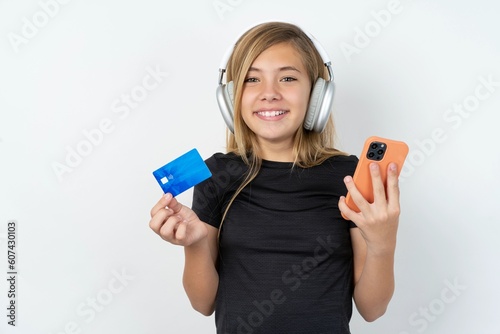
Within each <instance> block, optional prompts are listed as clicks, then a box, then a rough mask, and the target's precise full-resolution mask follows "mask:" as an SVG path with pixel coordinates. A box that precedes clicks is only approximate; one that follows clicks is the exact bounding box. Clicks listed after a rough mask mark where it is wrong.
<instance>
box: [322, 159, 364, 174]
mask: <svg viewBox="0 0 500 334" xmlns="http://www.w3.org/2000/svg"><path fill="white" fill-rule="evenodd" d="M358 161H359V159H358V157H357V156H355V155H335V156H333V157H330V158H328V159H326V161H325V163H326V164H328V165H330V166H332V167H335V168H341V169H345V170H346V171H351V170H352V172H354V169H356V166H357V164H358Z"/></svg>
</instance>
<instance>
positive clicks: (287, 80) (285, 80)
mask: <svg viewBox="0 0 500 334" xmlns="http://www.w3.org/2000/svg"><path fill="white" fill-rule="evenodd" d="M295 80H297V79H295V78H294V77H284V78H283V79H281V81H284V82H292V81H295Z"/></svg>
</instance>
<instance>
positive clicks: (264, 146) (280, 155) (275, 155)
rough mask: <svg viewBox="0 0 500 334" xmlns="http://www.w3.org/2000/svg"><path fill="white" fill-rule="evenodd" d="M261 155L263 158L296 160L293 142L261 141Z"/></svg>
mask: <svg viewBox="0 0 500 334" xmlns="http://www.w3.org/2000/svg"><path fill="white" fill-rule="evenodd" d="M259 148H260V153H261V154H260V155H261V158H262V159H263V160H269V161H278V162H294V161H295V157H294V155H293V143H292V142H290V143H272V142H262V141H261V142H260V143H259Z"/></svg>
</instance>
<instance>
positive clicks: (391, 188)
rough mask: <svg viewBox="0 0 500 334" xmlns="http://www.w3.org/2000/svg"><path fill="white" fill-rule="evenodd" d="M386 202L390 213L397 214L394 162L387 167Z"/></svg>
mask: <svg viewBox="0 0 500 334" xmlns="http://www.w3.org/2000/svg"><path fill="white" fill-rule="evenodd" d="M387 201H388V207H389V209H390V210H391V211H393V212H394V211H396V212H399V181H398V166H397V164H395V163H394V162H393V163H390V164H389V166H388V167H387Z"/></svg>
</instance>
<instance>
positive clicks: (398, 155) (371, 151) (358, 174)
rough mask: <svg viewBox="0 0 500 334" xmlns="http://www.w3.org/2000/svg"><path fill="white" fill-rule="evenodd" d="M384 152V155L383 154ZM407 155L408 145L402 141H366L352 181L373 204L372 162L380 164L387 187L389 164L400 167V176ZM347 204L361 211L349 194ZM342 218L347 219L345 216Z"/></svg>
mask: <svg viewBox="0 0 500 334" xmlns="http://www.w3.org/2000/svg"><path fill="white" fill-rule="evenodd" d="M382 151H383V153H381V152H382ZM407 155H408V145H406V143H404V142H402V141H396V140H391V139H387V138H381V137H376V136H373V137H370V138H368V139H366V141H365V145H364V147H363V151H362V152H361V156H360V158H359V162H358V165H357V166H356V170H355V171H354V175H353V177H352V179H353V182H354V184H355V185H356V187H357V188H358V190H359V192H360V193H361V194H362V195H363V197H364V198H365V199H366V200H367V201H368V202H369V203H373V186H372V179H371V175H370V164H371V163H372V162H376V163H378V164H379V166H380V174H381V176H382V181H383V182H384V185H385V184H386V181H387V167H388V166H389V163H391V162H395V163H396V164H397V165H398V175H399V173H400V171H401V168H402V167H403V163H404V161H405V159H406V156H407ZM346 204H347V206H348V207H349V208H351V209H352V210H354V211H356V212H359V211H360V210H359V208H358V207H357V206H356V204H355V203H354V201H353V199H352V197H351V195H350V194H349V193H347V196H346ZM342 216H343V217H344V218H345V219H347V218H346V217H345V216H344V215H343V214H342Z"/></svg>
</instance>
